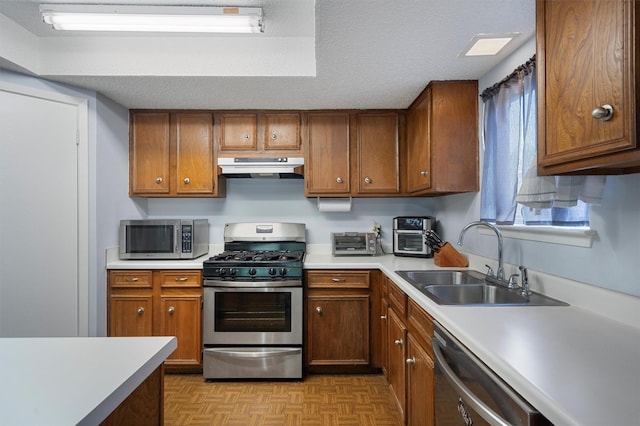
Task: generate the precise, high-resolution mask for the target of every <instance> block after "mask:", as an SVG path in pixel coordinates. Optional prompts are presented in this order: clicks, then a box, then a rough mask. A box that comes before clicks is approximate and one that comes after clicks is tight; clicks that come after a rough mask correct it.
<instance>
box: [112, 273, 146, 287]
mask: <svg viewBox="0 0 640 426" xmlns="http://www.w3.org/2000/svg"><path fill="white" fill-rule="evenodd" d="M151 277H152V272H151V271H109V285H110V286H111V288H151V286H152V282H153V280H152V278H151Z"/></svg>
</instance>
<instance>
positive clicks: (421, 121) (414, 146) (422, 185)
mask: <svg viewBox="0 0 640 426" xmlns="http://www.w3.org/2000/svg"><path fill="white" fill-rule="evenodd" d="M430 107H431V88H429V87H428V88H427V89H426V90H425V92H424V93H423V94H422V95H421V97H420V98H418V99H417V100H416V101H415V102H414V103H413V104H412V105H411V106H410V107H409V111H408V112H407V160H406V164H407V172H406V180H407V192H409V193H411V192H416V191H420V190H424V189H429V188H430V187H431V138H430V130H429V125H430Z"/></svg>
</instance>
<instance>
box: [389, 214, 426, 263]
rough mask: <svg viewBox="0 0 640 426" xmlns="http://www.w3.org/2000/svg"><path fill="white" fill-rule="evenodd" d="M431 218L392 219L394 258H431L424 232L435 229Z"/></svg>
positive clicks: (403, 217) (406, 217) (400, 217)
mask: <svg viewBox="0 0 640 426" xmlns="http://www.w3.org/2000/svg"><path fill="white" fill-rule="evenodd" d="M435 225H436V219H435V217H433V216H399V217H395V218H393V254H395V255H396V256H412V257H433V251H432V250H431V248H430V247H429V246H428V245H427V237H426V232H427V231H429V230H432V229H434V228H435Z"/></svg>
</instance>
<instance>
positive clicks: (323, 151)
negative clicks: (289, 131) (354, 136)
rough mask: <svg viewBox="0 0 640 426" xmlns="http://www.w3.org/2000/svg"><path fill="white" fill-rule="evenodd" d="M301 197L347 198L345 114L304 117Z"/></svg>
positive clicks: (347, 152)
mask: <svg viewBox="0 0 640 426" xmlns="http://www.w3.org/2000/svg"><path fill="white" fill-rule="evenodd" d="M307 121H308V122H307V131H308V134H307V142H306V143H307V146H306V148H305V167H304V168H305V172H304V178H305V195H307V196H331V195H336V196H348V195H349V194H350V192H351V184H350V181H351V165H350V158H351V157H350V155H349V140H350V137H349V132H350V125H349V124H350V123H349V121H350V120H349V113H348V112H326V113H323V112H318V113H309V114H308V115H307Z"/></svg>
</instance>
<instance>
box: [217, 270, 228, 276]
mask: <svg viewBox="0 0 640 426" xmlns="http://www.w3.org/2000/svg"><path fill="white" fill-rule="evenodd" d="M218 274H219V275H220V276H221V277H224V276H225V275H227V268H220V270H219V271H218Z"/></svg>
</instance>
